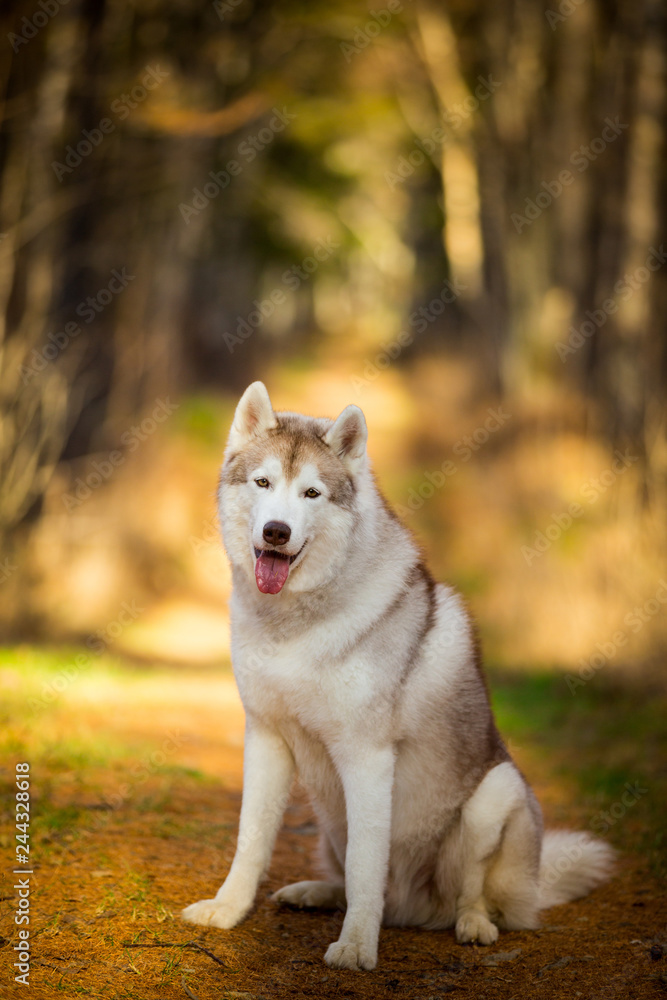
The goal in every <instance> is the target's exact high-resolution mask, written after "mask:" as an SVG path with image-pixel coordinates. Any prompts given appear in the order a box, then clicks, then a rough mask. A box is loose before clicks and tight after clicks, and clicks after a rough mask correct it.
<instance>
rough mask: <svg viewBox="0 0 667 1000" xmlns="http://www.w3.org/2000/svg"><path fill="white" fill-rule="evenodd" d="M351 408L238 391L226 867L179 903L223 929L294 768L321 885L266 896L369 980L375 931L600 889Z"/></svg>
mask: <svg viewBox="0 0 667 1000" xmlns="http://www.w3.org/2000/svg"><path fill="white" fill-rule="evenodd" d="M366 436H367V432H366V424H365V420H364V417H363V414H362V412H361V410H359V409H358V407H356V406H348V407H347V408H346V409H345V410H344V411H343V412H342V413H341V415H340V416H339V417H338V419H337V420H336V421H331V420H329V419H315V418H310V417H306V416H302V415H300V414H293V413H274V411H273V408H272V406H271V402H270V399H269V396H268V393H267V391H266V389H265V387H264V385H263V384H262V383H261V382H255V383H253V385H251V386H250V387H249V388H248V389H247V390H246V392H245V394H244V395H243V397H242V399H241V401H240V403H239V405H238V408H237V411H236V414H235V417H234V422H233V426H232V429H231V432H230V436H229V442H228V446H227V450H226V453H225V460H224V465H223V468H222V474H221V480H220V490H219V505H220V519H221V524H222V531H223V537H224V543H225V547H226V550H227V554H228V556H229V560H230V563H231V566H232V574H233V594H232V599H231V619H232V661H233V666H234V673H235V676H236V680H237V683H238V687H239V691H240V694H241V698H242V701H243V704H244V707H245V711H246V739H245V763H244V787H243V805H242V809H241V821H240V829H239V837H238V844H237V850H236V855H235V858H234V861H233V864H232V866H231V869H230V871H229V874H228V875H227V878H226V880H225V882H224V884H223V885H222V887H221V888H220V889H219V891H218V893H217V895H216V896H215V897H214V898H213V899H209V900H203V901H201V902H199V903H194V904H192V905H191V906H189V907H187V909H185V910H184V911H183V916H184V918H185V919H186V920H189V921H191V922H192V923H195V924H203V925H211V926H214V927H219V928H223V929H227V928H231V927H233V926H234V925H235V924H237V923H238V922H239V921H240V920H242V919H243V918H244V917H245V916H246V914H247V913H248V911H249V910H250V909H251V907H252V905H253V902H254V899H255V893H256V890H257V886H258V883H259V881H260V879H261V877H262V876H263V874H264V873H265V871H266V869H267V867H268V865H269V862H270V859H271V853H272V850H273V844H274V840H275V836H276V833H277V831H278V829H279V827H280V824H281V821H282V815H283V811H284V809H285V806H286V804H287V801H288V796H289V790H290V786H291V783H292V780H293V777H294V776H295V774H298V777H299V779H300V781H301V782H302V784H303V785H304V786H305V787H306V788H307V789H308V791H309V794H310V796H311V800H312V803H313V807H314V809H315V812H316V815H317V818H318V821H319V828H320V831H321V840H320V857H321V862H322V866H323V869H324V874H325V876H326V877H325V880H323V881H304V882H297V883H296V884H294V885H288V886H285V887H284V888H282V889H280V890H279V891H278V892H277V893H275V896H274V899H275V901H276V902H278V903H285V904H288V905H293V906H312V907H324V908H326V907H329V908H332V907H345V909H346V914H345V920H344V923H343V928H342V931H341V935H340V938H339V940H338V941H335V942H333V943H332V944H331V945H330V946H329V948H328V950H327V952H326V955H325V961H326V962H327V963H328V964H329V965H330V966H334V967H337V968H347V969H373V968H374V967H375V965H376V962H377V949H378V936H379V930H380V925H381V923H382V922H384V923H386V924H397V925H421V926H424V927H430V928H447V927H454V928H455V933H456V938H457V940H458V941H459V942H472V941H476V942H478V943H480V944H491V943H492V942H494V941H495V940H496V939H497V937H498V929H499V928H501V929H502V928H506V929H522V928H534V927H537V926H538V923H539V912H540V909H542V908H544V907H547V906H550V905H553V904H555V903H559V902H564V901H566V900H569V899H573V898H575V897H577V896H580V895H583V894H584V893H586V892H588V891H589V890H590V889H591V888H593V887H594V886H595V885H596V884H598V883H599V882H601V881H602V880H604V878H606V876H607V874H608V871H609V867H610V863H611V850H610V849H609V848H608V847H607V846H606V845H605V844H604V843H602V842H600V841H596V840H593V839H591V838H590V837H588V836H587V835H586V834H576V833H570V832H559V833H551V834H550V833H547V834H544V833H543V829H542V817H541V812H540V807H539V805H538V803H537V800H536V799H535V796H534V794H533V792H532V791H531V789H530V787H529V786H528V785H527V783H526V781H525V779H524V778H523V776H522V774H521V773H520V772H519V770H518V769H517V768H516V766H515V765H514V763H513V762H512V759H511V757H510V754H509V752H508V750H507V748H506V747H505V745H504V743H503V741H502V739H501V737H500V735H499V733H498V731H497V729H496V726H495V723H494V720H493V716H492V712H491V708H490V705H489V700H488V696H487V691H486V686H485V682H484V678H483V676H482V673H481V668H480V665H479V657H478V650H477V645H476V641H475V636H474V630H473V628H472V627H471V622H470V619H469V616H468V614H467V612H466V610H465V608H464V606H463V603H462V601H461V599H460V597H459V596H458V594H457V593H456V592H455V591H454V590H452V589H451V588H450V587H447V586H444V585H442V584H437V583H435V582H434V580H433V579H432V577H431V575H430V573H429V571H428V570H427V568H426V567H425V566H424V563H423V560H422V555H421V553H420V551H419V549H418V547H417V546H416V544H415V542H414V540H413V538H412V535H411V534H410V533H409V532H408V530H407V529H406V528H405V527H404V526H403V525H402V524H401V523H400V521H399V520H398V519H397V518H396V516H395V515H394V514H393V512H392V511H391V510H390V508H389V507H388V506H387V504H386V502H385V501H384V499H383V497H382V495H381V494H380V492H379V490H378V487H377V485H376V483H375V480H374V478H373V475H372V472H371V469H370V466H369V461H368V457H367V453H366Z"/></svg>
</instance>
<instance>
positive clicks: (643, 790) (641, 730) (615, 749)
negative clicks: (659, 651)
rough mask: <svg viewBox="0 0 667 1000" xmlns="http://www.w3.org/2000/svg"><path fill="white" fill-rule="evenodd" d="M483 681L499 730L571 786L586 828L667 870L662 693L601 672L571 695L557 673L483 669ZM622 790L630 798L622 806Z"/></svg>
mask: <svg viewBox="0 0 667 1000" xmlns="http://www.w3.org/2000/svg"><path fill="white" fill-rule="evenodd" d="M489 680H490V687H491V695H492V702H493V706H494V710H495V713H496V719H497V722H498V727H499V729H500V731H501V733H502V734H503V735H504V736H505V737H507V738H509V740H510V741H515V742H516V743H517V744H519V745H529V746H530V748H531V752H533V753H534V754H535V755H536V756H537V757H538V758H540V759H541V760H543V761H544V762H545V763H547V764H548V767H549V770H550V772H551V773H552V774H553V775H554V776H555V777H557V778H562V779H564V780H566V781H567V782H568V783H569V784H574V785H575V786H576V787H578V789H579V804H580V805H581V806H582V807H583V808H584V809H585V810H586V813H587V816H588V821H589V827H590V830H591V832H593V833H597V834H601V835H603V836H605V837H607V838H608V839H610V840H611V841H612V843H614V844H615V846H617V847H618V848H620V849H621V850H628V851H637V852H641V853H642V854H644V856H647V857H648V859H649V861H650V864H651V867H652V868H653V870H654V871H655V872H656V874H659V875H664V874H667V851H666V850H665V847H666V845H665V842H664V837H663V834H662V826H663V825H664V805H665V802H666V801H667V774H666V772H665V767H664V761H665V759H666V758H667V727H665V718H666V717H667V698H665V696H664V695H657V694H655V693H652V692H650V691H646V690H644V689H643V688H641V687H639V686H630V685H629V684H621V683H620V682H619V681H614V680H613V679H611V678H608V677H606V676H604V675H602V674H598V675H596V676H594V677H593V678H592V679H591V680H590V681H589V683H587V684H586V685H585V686H583V687H578V688H576V690H575V692H574V694H573V693H572V692H571V690H570V689H569V687H568V686H567V683H566V681H565V676H564V675H563V674H562V673H560V672H558V673H535V674H529V673H524V672H523V671H522V672H520V673H516V674H509V673H507V672H506V671H505V672H496V671H490V674H489ZM627 785H630V786H631V787H632V788H635V789H637V792H638V794H637V795H635V794H633V795H630V794H629V793H628V790H627ZM624 796H625V799H626V803H627V801H628V800H629V799H631V798H632V799H633V800H634V801H632V803H631V804H630V805H629V806H628V805H625V806H624V803H623V797H624ZM610 810H611V812H610ZM622 810H623V811H622ZM621 813H622V814H621Z"/></svg>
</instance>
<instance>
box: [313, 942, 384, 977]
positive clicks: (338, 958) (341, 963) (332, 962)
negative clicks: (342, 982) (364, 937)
mask: <svg viewBox="0 0 667 1000" xmlns="http://www.w3.org/2000/svg"><path fill="white" fill-rule="evenodd" d="M324 961H325V962H326V963H327V965H329V966H331V968H332V969H353V970H358V969H365V970H366V971H367V972H370V971H371V969H374V968H375V966H376V965H377V952H376V951H375V950H374V949H370V948H367V947H364V946H363V945H361V944H359V943H357V942H356V941H343V940H340V941H334V943H333V944H330V945H329V947H328V948H327V950H326V954H325V956H324Z"/></svg>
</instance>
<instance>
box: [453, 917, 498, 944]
mask: <svg viewBox="0 0 667 1000" xmlns="http://www.w3.org/2000/svg"><path fill="white" fill-rule="evenodd" d="M456 940H457V941H458V943H459V944H471V943H472V942H476V943H477V944H493V943H494V941H497V940H498V928H497V927H496V925H495V924H492V923H491V921H490V920H489V918H488V917H485V916H484V914H483V913H479V912H478V911H477V910H469V911H468V912H467V913H462V914H461V916H460V917H459V919H458V920H457V921H456Z"/></svg>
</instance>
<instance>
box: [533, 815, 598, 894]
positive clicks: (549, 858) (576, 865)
mask: <svg viewBox="0 0 667 1000" xmlns="http://www.w3.org/2000/svg"><path fill="white" fill-rule="evenodd" d="M613 863H614V850H613V848H611V847H610V846H609V845H608V844H605V842H604V841H603V840H594V839H593V838H592V837H589V835H588V834H587V833H572V832H571V831H570V830H551V831H547V832H546V833H545V834H544V839H543V841H542V859H541V861H540V897H539V906H540V909H545V908H546V907H548V906H557V905H558V904H559V903H568V902H569V901H570V900H571V899H577V898H578V897H579V896H585V895H586V893H588V892H590V891H591V889H594V888H595V886H597V885H600V884H601V883H602V882H605V881H606V880H607V879H608V878H609V876H610V875H611V872H612V868H613Z"/></svg>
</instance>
